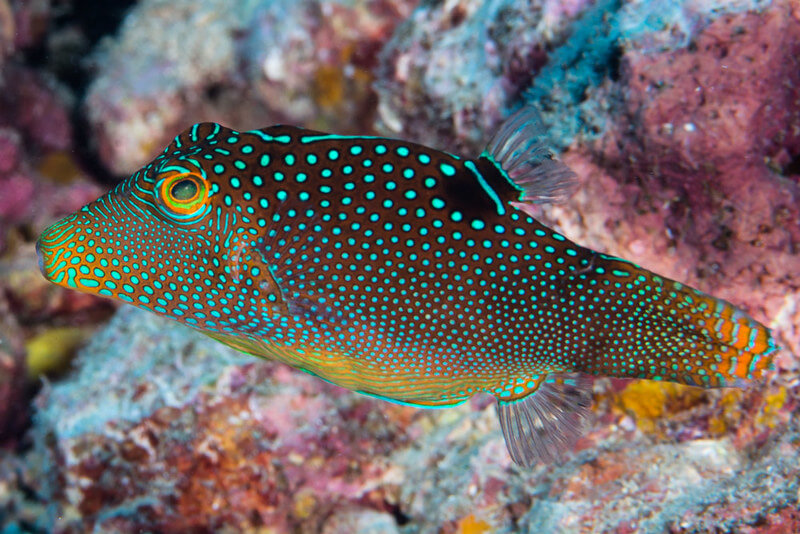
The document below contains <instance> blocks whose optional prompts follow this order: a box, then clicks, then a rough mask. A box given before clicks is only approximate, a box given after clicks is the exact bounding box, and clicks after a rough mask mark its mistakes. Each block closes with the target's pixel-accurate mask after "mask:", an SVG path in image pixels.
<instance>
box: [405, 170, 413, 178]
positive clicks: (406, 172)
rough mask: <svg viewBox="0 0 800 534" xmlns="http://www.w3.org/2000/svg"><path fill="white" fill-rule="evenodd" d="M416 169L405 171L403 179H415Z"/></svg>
mask: <svg viewBox="0 0 800 534" xmlns="http://www.w3.org/2000/svg"><path fill="white" fill-rule="evenodd" d="M413 177H414V169H403V178H413Z"/></svg>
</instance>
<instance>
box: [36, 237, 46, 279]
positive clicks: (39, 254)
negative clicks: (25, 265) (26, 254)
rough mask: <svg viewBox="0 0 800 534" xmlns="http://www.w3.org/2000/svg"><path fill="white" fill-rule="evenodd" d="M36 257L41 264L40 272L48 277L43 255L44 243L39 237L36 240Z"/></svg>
mask: <svg viewBox="0 0 800 534" xmlns="http://www.w3.org/2000/svg"><path fill="white" fill-rule="evenodd" d="M36 259H37V263H38V264H39V272H40V273H42V276H44V277H45V278H47V273H46V272H45V270H44V256H43V255H42V244H41V242H40V240H39V239H37V240H36Z"/></svg>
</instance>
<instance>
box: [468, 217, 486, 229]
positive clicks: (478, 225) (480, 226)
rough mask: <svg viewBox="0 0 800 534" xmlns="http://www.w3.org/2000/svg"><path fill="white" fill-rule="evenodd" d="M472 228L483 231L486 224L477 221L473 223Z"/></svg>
mask: <svg viewBox="0 0 800 534" xmlns="http://www.w3.org/2000/svg"><path fill="white" fill-rule="evenodd" d="M471 226H472V228H474V229H475V230H483V229H484V228H485V227H486V223H484V222H483V221H482V220H480V219H475V220H474V221H472V223H471Z"/></svg>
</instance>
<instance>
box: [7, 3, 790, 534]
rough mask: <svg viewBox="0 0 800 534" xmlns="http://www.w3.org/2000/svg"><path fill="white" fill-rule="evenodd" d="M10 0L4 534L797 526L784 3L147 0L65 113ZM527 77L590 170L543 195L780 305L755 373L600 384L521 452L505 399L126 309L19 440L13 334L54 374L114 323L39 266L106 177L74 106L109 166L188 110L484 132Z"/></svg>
mask: <svg viewBox="0 0 800 534" xmlns="http://www.w3.org/2000/svg"><path fill="white" fill-rule="evenodd" d="M21 4H29V5H26V6H25V7H20V6H19V5H18V3H11V4H9V3H7V2H3V1H2V0H0V55H2V58H3V59H2V63H0V65H2V69H3V78H2V80H3V82H2V83H3V84H4V85H3V88H4V89H5V90H4V91H3V93H2V94H0V190H1V191H2V192H3V193H2V194H0V250H4V251H6V254H5V256H3V257H2V258H0V275H2V276H0V315H2V321H0V341H2V343H0V435H2V437H3V439H4V443H6V447H5V448H2V449H0V530H2V529H6V530H7V531H11V532H14V531H19V530H23V531H27V530H30V531H41V532H46V531H58V532H83V531H89V530H97V531H111V532H129V531H137V530H143V531H198V532H204V531H220V530H221V531H225V530H237V531H239V530H241V531H261V532H326V533H331V534H332V533H337V532H348V533H350V532H404V533H415V532H441V533H464V534H465V533H480V532H517V531H523V532H524V531H527V532H586V531H599V532H637V531H642V532H653V531H655V532H662V531H669V532H703V531H712V530H717V531H721V532H734V531H735V532H791V531H796V530H798V529H799V528H800V516H798V513H797V507H798V495H800V493H799V492H800V486H799V485H798V480H800V463H798V457H800V421H798V418H797V416H796V414H797V413H798V410H800V357H799V355H800V304H798V303H800V281H798V279H797V273H798V272H800V256H799V255H798V243H799V242H800V212H798V208H797V206H798V204H799V203H798V193H799V192H800V191H799V190H798V182H799V180H798V176H800V166H798V161H799V160H798V158H800V133H798V124H800V111H798V110H800V105H798V104H800V102H798V101H799V100H800V89H799V88H800V79H799V78H800V75H799V74H798V72H800V69H798V59H797V58H798V57H800V8H798V6H797V3H796V2H794V1H790V0H775V1H773V2H768V1H765V0H730V1H722V0H691V1H686V2H669V1H667V0H650V1H645V0H628V1H625V0H596V1H593V2H591V1H588V0H574V1H560V2H559V1H555V0H531V1H530V2H528V3H526V4H524V5H523V4H519V3H518V2H512V1H509V0H493V1H491V2H478V1H477V0H453V1H450V0H448V1H446V2H438V3H436V2H423V3H421V4H420V5H419V6H417V7H416V8H413V2H411V1H400V0H386V1H383V0H372V1H366V0H364V1H361V0H357V1H331V2H326V1H319V2H316V1H315V2H305V3H297V2H288V1H280V2H267V1H266V0H248V1H246V2H237V3H235V4H232V3H230V2H221V1H220V0H204V1H203V2H189V1H188V0H187V1H179V2H167V1H165V0H142V1H141V2H138V3H136V4H134V5H133V7H132V9H131V11H130V13H129V14H128V16H127V17H126V18H125V20H124V23H123V25H122V27H121V29H120V31H119V33H118V34H117V35H116V36H115V37H113V38H110V39H107V40H106V41H105V42H103V44H101V45H99V48H98V49H97V50H96V51H95V53H94V64H95V65H96V69H97V70H96V73H95V74H93V79H92V81H91V84H90V86H89V88H88V92H87V94H86V97H85V98H83V99H82V100H81V102H82V103H81V104H80V105H79V106H77V107H75V103H76V102H77V101H78V100H77V99H76V98H73V97H71V96H70V91H69V90H68V88H65V86H64V85H63V84H61V83H60V82H59V81H57V80H56V79H55V78H54V77H53V75H52V74H48V73H47V72H45V70H44V69H37V68H33V67H31V66H29V65H25V64H24V62H23V61H22V59H21V58H22V56H21V55H20V53H19V50H20V49H24V48H25V47H32V46H38V45H37V43H41V41H42V40H43V39H44V38H45V34H46V27H47V25H46V24H44V25H43V23H42V22H41V21H47V20H49V19H50V18H51V15H50V11H49V9H50V4H49V3H48V2H39V3H37V2H31V3H21ZM223 4H224V5H223ZM9 13H11V15H9ZM37 21H38V22H37ZM15 25H16V26H15ZM9 27H11V28H14V27H16V28H17V29H16V30H15V31H14V32H9V31H8V28H9ZM12 34H15V35H17V38H16V39H15V40H11V39H9V37H8V36H9V35H12ZM65 39H66V37H65ZM78 40H80V39H78ZM87 42H89V41H87ZM10 80H14V83H11V82H10ZM373 84H374V87H373ZM81 96H83V95H81ZM521 101H529V102H533V103H535V104H537V105H538V106H539V107H540V108H541V111H542V116H543V120H544V121H545V122H546V123H547V124H548V125H550V126H551V130H552V139H553V142H554V144H555V145H556V146H557V147H559V148H560V149H562V150H563V159H564V160H565V161H566V162H567V163H568V164H569V165H570V166H571V167H572V168H573V170H575V171H576V172H577V174H578V175H579V176H580V177H582V178H583V184H582V187H581V189H580V190H579V191H578V193H577V194H576V195H575V196H574V197H573V198H572V199H571V200H570V201H569V202H568V203H567V204H564V205H560V206H559V205H556V206H541V207H539V208H537V210H538V215H537V216H538V217H540V218H542V219H543V220H545V221H547V222H548V223H549V224H552V225H554V226H556V227H557V228H559V229H560V230H561V231H562V232H564V233H565V234H566V235H568V236H569V237H570V238H572V239H574V240H576V241H577V242H579V243H581V244H583V245H586V246H590V247H592V248H595V249H598V250H602V251H605V252H609V253H612V254H616V255H619V256H622V257H625V258H627V259H630V260H632V261H635V262H636V263H639V264H642V265H644V266H646V267H648V268H651V269H653V270H655V271H658V272H660V273H663V274H665V275H667V276H670V277H672V278H676V279H679V280H682V281H685V282H688V283H690V284H692V285H694V286H696V287H699V288H700V289H703V290H706V291H708V292H711V293H714V294H716V295H719V296H721V297H723V298H726V299H728V300H731V301H732V302H734V303H736V304H737V305H740V306H742V307H743V308H744V309H746V310H747V311H748V312H750V313H751V314H752V315H753V316H754V317H756V318H757V319H759V320H762V321H771V322H770V323H769V324H770V326H771V327H772V328H774V330H775V332H776V335H777V337H778V339H779V340H780V343H781V344H782V345H783V346H784V348H785V350H783V351H782V352H781V353H780V355H779V358H778V361H777V368H776V370H775V372H774V373H772V375H771V377H770V380H769V381H767V383H764V384H757V385H755V386H753V387H750V388H746V389H724V390H699V389H694V388H688V387H682V386H677V385H673V384H663V383H654V382H631V381H623V380H611V379H606V378H600V379H597V380H595V382H594V408H593V411H594V414H595V418H594V420H593V421H592V423H591V425H590V427H589V428H588V431H587V433H586V435H585V436H584V437H582V438H581V439H580V441H579V442H578V443H577V445H576V447H575V448H574V450H571V451H565V459H564V461H563V462H562V463H560V464H552V465H537V466H535V467H534V468H533V469H530V470H522V469H519V468H518V467H516V466H514V465H513V464H512V463H511V461H510V459H509V458H508V455H507V453H506V451H505V447H504V444H503V438H502V435H501V432H500V429H499V427H498V424H497V421H496V416H495V411H494V407H493V402H492V401H491V400H490V399H487V398H484V397H478V398H474V399H472V400H471V401H470V402H469V403H466V404H464V405H462V406H459V407H457V408H454V409H449V410H430V411H425V410H416V409H413V408H409V407H403V406H396V405H392V404H388V403H385V402H381V401H377V400H374V399H370V398H366V397H362V396H358V395H355V394H353V393H350V392H347V391H345V390H342V389H341V388H338V387H335V386H332V385H329V384H325V383H323V382H321V381H319V380H318V379H316V378H313V377H311V376H307V375H305V374H302V373H298V372H295V371H293V370H290V369H288V368H286V367H285V366H282V365H279V364H275V363H272V362H262V361H258V360H255V359H253V358H251V357H248V356H245V355H242V354H239V353H235V352H233V351H232V350H230V349H228V348H226V347H223V346H222V345H220V344H218V343H216V342H214V341H212V340H210V339H208V338H205V337H204V336H202V335H200V334H198V333H196V332H193V331H191V330H188V329H186V328H183V327H181V326H178V325H177V324H173V323H165V322H164V321H163V320H160V319H158V318H157V317H155V316H152V315H149V314H146V313H144V312H141V311H136V310H133V309H129V308H122V309H120V311H119V312H118V313H117V315H116V316H115V317H114V319H113V320H112V321H111V322H110V323H109V324H108V325H107V326H105V327H104V328H103V329H102V330H101V331H99V332H98V333H97V334H96V335H93V336H92V337H91V340H90V342H89V345H88V346H87V347H86V348H85V349H83V350H81V351H79V356H78V357H77V359H76V360H75V362H74V363H73V368H72V371H71V372H69V373H68V374H66V375H65V376H62V377H60V378H59V379H57V380H55V381H54V382H53V383H52V384H47V385H46V386H45V387H43V389H42V390H41V392H40V393H39V394H38V396H37V397H36V401H35V409H36V410H35V415H34V417H33V423H32V426H31V428H30V430H29V433H28V434H27V438H26V437H24V436H22V435H21V433H20V432H21V429H22V428H23V426H24V425H25V424H26V421H27V420H28V412H29V403H28V400H27V398H28V396H29V395H30V391H29V389H28V387H29V386H28V383H27V382H26V381H25V380H24V379H22V378H21V377H23V376H25V374H26V372H28V367H27V364H26V363H25V360H26V357H27V358H28V360H29V361H30V362H33V363H34V364H35V365H39V366H40V367H39V369H51V367H49V366H50V365H52V361H51V360H50V359H48V356H50V355H52V354H55V352H57V351H54V350H53V349H57V348H64V347H63V345H65V342H64V340H66V339H73V338H72V337H70V336H74V335H77V334H78V333H81V334H83V333H91V331H90V330H86V329H85V326H86V325H93V324H96V323H97V322H98V320H99V319H100V318H102V317H103V312H102V310H101V311H98V304H97V301H96V300H95V299H92V298H90V297H86V296H82V295H79V294H76V293H63V292H61V291H58V290H57V289H56V288H50V287H48V286H46V285H45V284H44V282H43V281H41V279H40V277H39V276H38V271H37V270H36V266H35V256H34V254H33V251H32V247H31V244H30V239H31V238H32V237H35V235H36V234H37V233H38V230H40V229H41V227H42V226H43V225H44V224H45V222H48V221H50V220H53V219H55V218H57V217H58V216H60V215H62V214H64V213H66V212H70V211H72V210H74V209H75V208H77V207H78V206H79V205H81V204H82V203H84V202H85V201H87V200H89V199H90V198H93V197H94V196H96V195H97V194H98V193H99V192H100V191H102V189H103V187H106V186H99V185H97V184H96V182H94V181H93V180H92V179H91V177H90V174H91V173H92V172H95V171H96V170H97V168H94V167H89V166H87V165H86V160H85V159H84V158H82V157H81V156H80V155H77V156H76V154H80V151H79V150H77V148H78V147H77V146H76V145H77V144H78V142H77V141H76V139H75V138H76V134H75V133H74V132H75V124H74V123H73V120H74V119H73V113H72V111H75V112H77V113H80V114H84V115H86V116H87V117H88V125H89V131H90V132H91V134H92V136H93V138H94V139H95V146H94V148H92V147H91V146H83V145H84V144H87V143H85V142H84V140H83V139H81V140H80V145H81V146H80V148H81V150H96V152H92V156H93V157H94V158H95V160H96V161H100V162H102V164H103V165H104V166H105V167H106V168H107V169H110V170H111V171H112V172H113V173H121V172H127V171H129V170H131V169H133V168H137V167H139V166H140V165H141V164H142V163H143V162H144V161H146V160H147V158H148V157H149V156H150V155H151V154H152V153H153V152H154V151H158V150H160V149H161V148H162V147H163V145H164V143H166V142H167V141H168V140H169V137H170V136H171V135H172V134H174V133H175V131H176V130H178V129H180V128H181V127H182V126H184V125H185V124H187V123H189V122H196V121H198V120H204V119H215V120H221V121H223V122H226V123H229V124H230V125H231V126H234V127H237V128H247V127H251V126H263V125H265V124H268V123H270V122H276V121H286V122H295V123H302V124H305V125H307V126H311V127H316V128H321V129H330V130H334V131H339V132H356V131H358V132H362V133H365V132H369V131H370V130H371V128H372V123H373V120H375V119H378V122H379V126H378V128H379V129H380V130H382V131H383V132H384V133H393V134H395V135H399V136H402V137H406V138H409V139H412V140H414V141H419V142H423V143H428V144H431V145H433V146H437V147H441V148H445V149H450V150H463V151H464V152H465V153H474V152H475V151H479V150H481V146H482V143H483V141H484V140H485V139H486V138H487V137H488V135H489V134H490V132H491V131H492V129H493V127H494V126H495V125H496V124H497V123H498V121H499V120H501V118H502V116H504V115H505V114H506V113H507V111H508V110H509V109H510V108H512V107H514V106H516V105H519V103H520V102H521ZM49 121H52V127H50V126H48V124H49ZM98 168H99V169H102V168H103V167H98ZM95 178H98V176H95ZM109 183H110V180H109ZM106 311H107V308H106ZM54 326H58V327H65V328H64V329H58V330H54V329H53V327H54ZM60 336H63V337H60ZM26 347H27V352H26ZM56 356H58V354H56Z"/></svg>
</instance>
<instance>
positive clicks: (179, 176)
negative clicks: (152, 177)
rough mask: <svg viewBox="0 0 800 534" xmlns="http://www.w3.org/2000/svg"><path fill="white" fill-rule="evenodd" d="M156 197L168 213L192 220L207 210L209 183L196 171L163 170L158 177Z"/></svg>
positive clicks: (176, 217)
mask: <svg viewBox="0 0 800 534" xmlns="http://www.w3.org/2000/svg"><path fill="white" fill-rule="evenodd" d="M156 198H157V199H158V201H159V203H158V204H159V207H161V208H162V210H163V211H164V212H166V214H167V215H170V216H171V217H173V218H175V219H179V220H184V221H186V220H192V219H194V218H196V217H199V216H202V215H203V214H204V213H205V211H206V210H205V209H204V208H206V206H207V204H208V185H207V183H206V181H205V180H204V179H203V177H202V176H200V175H198V174H196V173H194V172H176V171H168V172H163V173H161V174H159V176H158V177H157V182H156Z"/></svg>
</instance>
